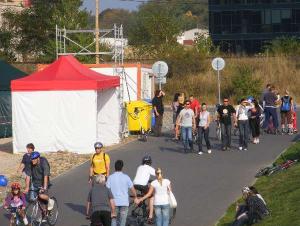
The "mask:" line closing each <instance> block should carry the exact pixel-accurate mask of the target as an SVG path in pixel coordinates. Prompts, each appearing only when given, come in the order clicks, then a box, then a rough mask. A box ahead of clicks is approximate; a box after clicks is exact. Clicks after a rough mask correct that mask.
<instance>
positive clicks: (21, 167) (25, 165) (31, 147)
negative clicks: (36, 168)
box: [18, 143, 35, 177]
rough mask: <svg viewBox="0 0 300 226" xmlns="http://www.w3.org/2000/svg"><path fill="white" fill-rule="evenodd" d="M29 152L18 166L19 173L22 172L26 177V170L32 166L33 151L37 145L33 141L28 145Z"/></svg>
mask: <svg viewBox="0 0 300 226" xmlns="http://www.w3.org/2000/svg"><path fill="white" fill-rule="evenodd" d="M26 149H27V153H26V154H24V155H23V158H22V161H21V163H20V165H19V168H18V173H22V174H23V176H24V177H26V172H27V171H28V169H29V168H30V165H31V158H30V156H31V153H32V152H33V151H34V149H35V147H34V145H33V144H32V143H29V144H27V145H26Z"/></svg>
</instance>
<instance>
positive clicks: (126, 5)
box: [83, 0, 140, 12]
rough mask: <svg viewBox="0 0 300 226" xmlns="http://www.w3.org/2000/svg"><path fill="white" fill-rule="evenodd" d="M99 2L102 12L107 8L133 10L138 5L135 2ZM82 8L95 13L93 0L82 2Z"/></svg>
mask: <svg viewBox="0 0 300 226" xmlns="http://www.w3.org/2000/svg"><path fill="white" fill-rule="evenodd" d="M99 1H100V10H101V11H103V10H105V9H107V8H122V9H129V10H135V9H136V8H137V6H138V5H139V4H140V3H139V2H135V1H132V2H131V1H120V0H99ZM83 7H84V8H87V9H88V11H92V12H95V0H84V1H83Z"/></svg>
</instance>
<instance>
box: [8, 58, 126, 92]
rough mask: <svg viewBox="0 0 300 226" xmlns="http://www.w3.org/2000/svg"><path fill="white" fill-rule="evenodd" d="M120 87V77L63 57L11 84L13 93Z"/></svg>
mask: <svg viewBox="0 0 300 226" xmlns="http://www.w3.org/2000/svg"><path fill="white" fill-rule="evenodd" d="M117 86H120V78H119V77H118V76H106V75H103V74H100V73H97V72H95V71H93V70H91V69H89V68H87V67H86V66H84V65H82V64H81V63H80V62H79V61H78V60H76V59H75V57H73V56H61V57H59V59H58V60H56V61H55V62H54V63H52V64H50V65H49V66H48V67H46V68H45V69H44V70H42V71H38V72H35V73H33V74H31V75H29V76H26V77H24V78H21V79H17V80H13V81H12V82H11V90H12V91H50V90H99V89H109V88H113V87H117Z"/></svg>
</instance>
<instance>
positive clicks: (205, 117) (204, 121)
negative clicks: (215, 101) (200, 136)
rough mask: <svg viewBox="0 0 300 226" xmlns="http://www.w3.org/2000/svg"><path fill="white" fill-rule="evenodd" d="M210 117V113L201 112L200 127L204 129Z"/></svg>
mask: <svg viewBox="0 0 300 226" xmlns="http://www.w3.org/2000/svg"><path fill="white" fill-rule="evenodd" d="M208 117H209V112H208V111H201V112H200V114H199V126H200V127H204V126H206V125H207V123H208Z"/></svg>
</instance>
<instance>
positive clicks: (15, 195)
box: [4, 182, 28, 225]
mask: <svg viewBox="0 0 300 226" xmlns="http://www.w3.org/2000/svg"><path fill="white" fill-rule="evenodd" d="M25 208H26V199H25V195H24V194H23V192H21V185H20V184H19V183H18V182H14V183H12V184H11V193H10V194H9V195H8V196H7V197H6V198H5V201H4V209H10V210H11V213H18V214H19V215H20V217H22V219H23V223H24V225H28V220H27V217H26V214H25ZM10 221H11V225H12V224H13V222H14V216H13V215H12V216H11V219H10Z"/></svg>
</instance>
